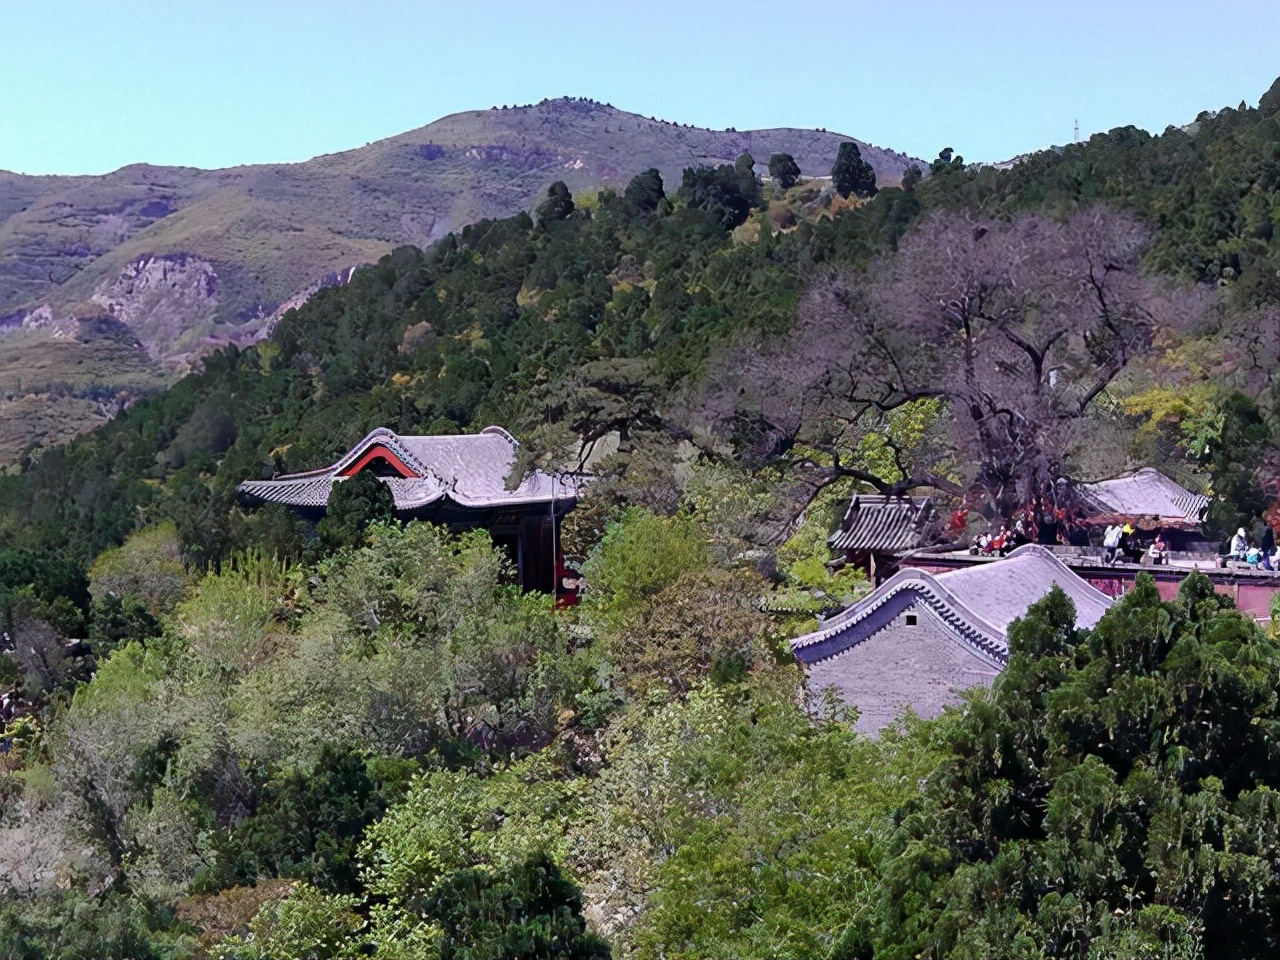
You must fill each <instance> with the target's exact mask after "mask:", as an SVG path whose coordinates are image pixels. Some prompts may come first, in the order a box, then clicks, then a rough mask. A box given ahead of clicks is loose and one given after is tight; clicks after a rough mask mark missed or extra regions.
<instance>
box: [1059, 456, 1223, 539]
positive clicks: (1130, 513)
mask: <svg viewBox="0 0 1280 960" xmlns="http://www.w3.org/2000/svg"><path fill="white" fill-rule="evenodd" d="M1078 490H1079V491H1080V493H1081V494H1082V495H1083V497H1084V499H1085V501H1086V502H1087V503H1088V504H1089V505H1090V506H1091V507H1093V509H1094V511H1095V512H1096V513H1095V518H1094V519H1095V520H1097V521H1104V520H1106V521H1114V520H1119V519H1124V518H1134V519H1137V518H1140V517H1152V518H1156V519H1158V520H1159V522H1160V525H1162V526H1168V527H1180V528H1184V529H1198V528H1199V527H1200V522H1201V516H1202V515H1203V513H1204V510H1205V507H1207V506H1208V505H1209V498H1208V497H1206V496H1204V495H1203V494H1199V493H1192V492H1191V491H1190V490H1188V489H1187V488H1186V487H1184V486H1182V484H1180V483H1178V482H1177V481H1176V480H1172V479H1170V478H1169V477H1166V476H1165V475H1164V474H1163V473H1161V472H1160V471H1159V470H1156V469H1155V468H1153V467H1144V468H1143V469H1141V470H1137V471H1135V472H1134V473H1130V474H1126V475H1125V476H1123V477H1116V478H1115V479H1114V480H1100V481H1098V482H1097V483H1082V484H1080V485H1079V486H1078Z"/></svg>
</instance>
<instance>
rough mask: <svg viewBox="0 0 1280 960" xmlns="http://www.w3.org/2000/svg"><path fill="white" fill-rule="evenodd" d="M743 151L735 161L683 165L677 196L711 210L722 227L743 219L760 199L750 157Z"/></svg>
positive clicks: (734, 225) (733, 224)
mask: <svg viewBox="0 0 1280 960" xmlns="http://www.w3.org/2000/svg"><path fill="white" fill-rule="evenodd" d="M750 160H751V157H750V154H743V156H742V157H740V158H739V160H738V163H736V164H733V165H730V164H721V165H720V166H718V167H687V168H685V171H684V176H683V178H682V179H681V182H680V190H679V191H678V192H677V196H679V197H680V198H681V199H683V200H684V201H685V203H687V204H688V205H689V206H690V207H692V208H693V209H695V210H704V211H706V212H707V213H710V214H712V215H713V216H714V217H715V219H716V221H717V222H718V223H719V225H720V226H721V227H722V228H723V229H725V230H732V229H733V228H734V227H736V226H738V224H740V223H743V222H745V221H746V219H747V217H748V216H750V214H751V211H752V209H754V208H755V206H756V204H757V203H759V202H760V184H759V182H758V181H757V180H756V175H755V173H754V172H753V170H752V165H753V163H754V161H752V162H750V163H747V162H745V161H750Z"/></svg>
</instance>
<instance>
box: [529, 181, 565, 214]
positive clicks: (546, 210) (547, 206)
mask: <svg viewBox="0 0 1280 960" xmlns="http://www.w3.org/2000/svg"><path fill="white" fill-rule="evenodd" d="M537 214H538V222H539V223H551V222H553V221H555V220H568V219H569V218H570V217H571V216H573V197H572V196H571V195H570V194H569V188H568V187H566V186H565V184H564V181H563V180H557V181H556V182H555V183H553V184H552V185H551V186H549V187H548V188H547V199H545V200H543V201H542V203H540V204H538V209H537Z"/></svg>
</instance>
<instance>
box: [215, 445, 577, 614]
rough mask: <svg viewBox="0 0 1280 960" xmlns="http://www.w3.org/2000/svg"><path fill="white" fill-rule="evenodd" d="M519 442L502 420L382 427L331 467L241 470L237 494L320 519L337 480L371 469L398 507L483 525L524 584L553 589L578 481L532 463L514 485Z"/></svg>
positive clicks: (445, 521) (451, 522)
mask: <svg viewBox="0 0 1280 960" xmlns="http://www.w3.org/2000/svg"><path fill="white" fill-rule="evenodd" d="M518 447H519V443H518V442H517V440H516V439H515V437H513V436H512V435H511V434H510V433H508V432H507V431H506V430H504V429H503V428H502V427H485V428H484V429H483V430H481V431H480V432H479V433H476V434H465V435H454V436H401V435H399V434H397V433H395V432H394V431H391V430H387V429H385V428H382V427H379V428H378V429H376V430H374V431H373V432H372V433H370V434H369V435H368V436H366V437H365V438H364V439H363V440H361V441H360V442H359V443H357V444H356V445H355V446H354V447H352V448H351V449H350V450H349V451H348V452H347V453H346V454H345V455H344V456H343V457H342V458H341V459H340V460H338V461H337V462H336V463H333V464H331V465H330V466H328V467H325V468H323V469H321V470H311V471H308V472H305V473H291V474H286V475H284V476H279V477H275V478H274V479H271V480H246V481H245V482H244V483H242V484H240V486H239V495H240V500H241V501H242V502H243V503H245V504H246V505H249V506H255V505H261V504H266V503H279V504H283V505H285V506H287V507H289V508H290V509H292V510H294V511H296V512H297V513H299V514H301V515H302V516H304V517H306V518H307V519H310V520H319V519H320V518H321V517H323V516H324V512H325V508H326V507H327V506H328V503H329V494H330V492H332V490H333V488H334V486H335V485H336V484H339V483H342V482H344V481H345V480H348V479H350V478H351V477H353V476H355V475H356V474H358V473H361V472H362V471H368V472H370V473H372V474H373V475H374V476H376V477H377V478H378V479H379V480H381V481H382V482H383V483H385V484H386V485H387V486H388V487H389V488H390V489H391V496H392V499H393V500H394V501H395V508H396V515H397V516H398V517H400V518H401V519H404V520H426V521H430V522H431V523H438V524H441V525H443V526H446V527H448V528H449V529H450V530H453V531H463V530H474V529H478V528H483V529H485V530H487V531H488V532H489V534H490V536H492V537H493V540H494V542H495V543H497V544H498V545H499V546H500V547H503V548H504V549H505V550H506V551H507V553H508V554H509V555H510V556H511V558H512V560H513V561H514V562H515V564H516V569H517V571H518V575H519V580H520V585H521V586H522V587H524V589H526V590H541V591H544V592H547V593H550V592H552V590H553V588H554V587H555V583H556V571H557V566H558V564H559V561H560V557H561V553H560V520H561V518H563V517H564V515H565V514H566V513H568V512H569V511H570V510H572V509H573V508H574V506H576V505H577V502H578V495H579V491H580V483H581V481H580V478H577V477H571V476H564V475H560V474H548V473H543V472H542V471H540V470H535V471H533V472H532V473H530V474H528V475H526V476H525V477H523V478H522V479H521V480H520V482H519V484H517V485H516V486H514V487H511V486H510V485H509V483H508V478H509V476H510V474H511V472H512V468H513V466H514V464H515V461H516V451H517V449H518Z"/></svg>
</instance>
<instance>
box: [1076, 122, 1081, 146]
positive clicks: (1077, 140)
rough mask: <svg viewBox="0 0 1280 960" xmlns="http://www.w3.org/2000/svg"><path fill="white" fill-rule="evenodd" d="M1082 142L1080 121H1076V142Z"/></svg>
mask: <svg viewBox="0 0 1280 960" xmlns="http://www.w3.org/2000/svg"><path fill="white" fill-rule="evenodd" d="M1079 142H1080V121H1079V120H1077V121H1076V143H1079Z"/></svg>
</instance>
